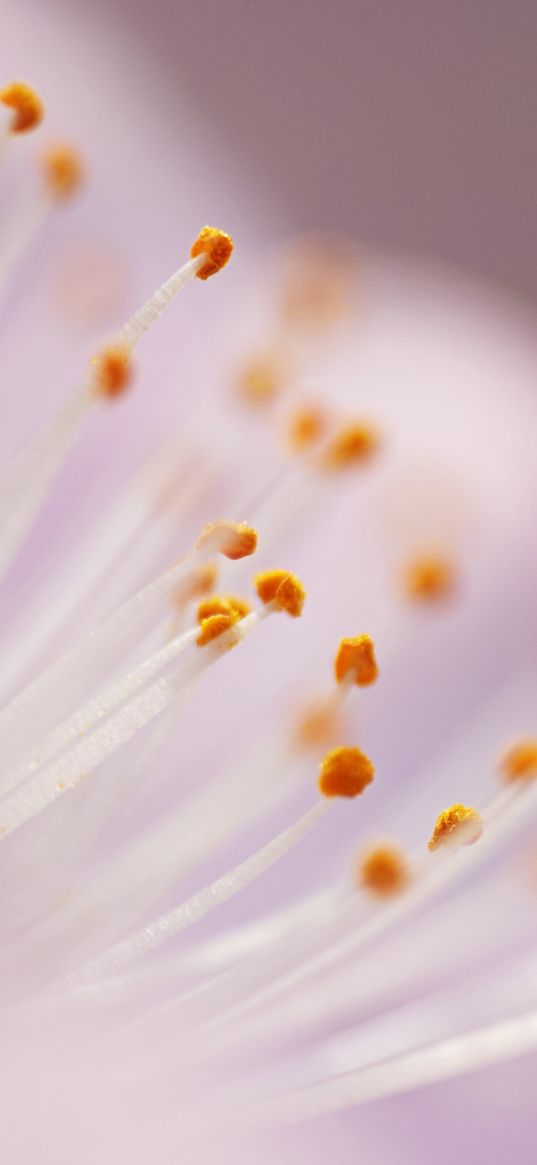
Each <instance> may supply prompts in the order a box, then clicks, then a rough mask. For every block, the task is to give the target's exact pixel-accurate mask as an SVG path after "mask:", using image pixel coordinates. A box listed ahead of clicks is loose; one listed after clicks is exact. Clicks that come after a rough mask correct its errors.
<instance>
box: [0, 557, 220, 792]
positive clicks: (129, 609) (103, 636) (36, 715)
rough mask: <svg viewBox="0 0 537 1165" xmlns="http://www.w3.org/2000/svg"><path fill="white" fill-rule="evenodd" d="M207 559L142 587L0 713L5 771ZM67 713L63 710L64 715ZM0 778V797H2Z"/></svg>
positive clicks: (187, 562)
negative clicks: (192, 570) (193, 568)
mask: <svg viewBox="0 0 537 1165" xmlns="http://www.w3.org/2000/svg"><path fill="white" fill-rule="evenodd" d="M206 557H207V554H206V552H205V551H200V550H197V549H196V548H195V547H193V548H192V549H191V550H190V551H189V552H188V553H187V554H186V555H185V556H184V557H183V558H181V559H180V560H179V561H178V562H176V563H175V564H174V565H173V566H171V567H169V568H168V570H165V571H164V572H163V573H162V574H160V575H158V576H157V578H156V579H153V580H152V581H151V582H150V583H148V584H147V586H145V587H142V589H141V590H140V591H138V592H137V593H136V594H135V595H133V596H132V597H131V598H130V599H127V601H126V602H125V603H123V605H122V606H121V607H118V609H117V610H115V611H113V612H112V613H111V614H110V615H108V616H107V618H105V619H103V621H102V622H101V623H99V624H98V626H97V627H94V628H93V630H92V631H90V632H89V634H87V635H85V636H84V637H83V639H81V640H80V641H79V642H78V643H76V644H75V645H74V647H72V648H71V649H70V650H69V651H67V652H66V653H65V655H63V656H60V658H59V659H58V660H56V661H55V662H54V663H53V664H52V665H51V666H50V667H48V668H47V669H46V670H45V671H44V672H42V673H41V675H40V676H37V678H36V679H35V680H33V681H32V683H31V684H29V685H28V686H27V687H26V688H24V689H23V691H22V692H20V693H19V694H18V695H17V696H16V697H15V699H13V700H12V701H11V702H10V703H9V704H7V705H6V707H5V708H4V709H3V710H2V711H1V712H0V751H1V753H2V757H3V760H4V765H5V766H7V765H9V764H10V763H11V762H12V759H13V753H15V756H16V755H17V753H18V754H19V755H20V753H21V751H22V749H23V748H24V747H27V745H28V741H29V740H31V739H34V740H35V739H39V738H40V736H41V735H42V734H43V732H45V731H46V729H47V727H48V726H49V725H50V724H51V723H54V722H55V721H57V720H58V719H59V718H60V717H61V716H62V713H63V715H65V710H66V703H67V704H68V705H69V704H70V706H71V707H77V706H78V704H79V703H80V700H81V693H82V692H84V691H86V690H87V688H88V686H89V687H90V688H91V687H92V686H93V688H95V687H96V686H97V684H98V683H99V681H100V679H102V678H104V677H105V676H106V675H107V674H108V673H109V671H110V669H111V668H112V667H113V666H114V665H115V664H116V662H117V660H118V658H121V657H122V656H124V655H125V654H126V653H127V652H128V650H129V648H130V647H131V646H132V645H133V643H136V642H138V641H139V640H140V639H141V638H142V636H143V635H144V634H145V633H146V632H147V630H148V629H149V628H150V627H152V626H154V625H155V624H156V623H157V622H158V620H159V619H160V618H162V616H163V615H164V616H165V615H166V614H167V613H168V610H167V608H168V605H169V602H170V599H171V596H172V594H173V590H174V588H175V587H176V586H177V584H178V583H179V582H180V581H181V579H183V578H185V577H186V576H187V575H188V573H189V571H190V570H191V569H192V567H193V566H194V565H195V564H196V563H198V562H200V561H203V560H204V559H205V558H206ZM67 710H68V709H67ZM2 787H3V786H2V779H1V777H0V794H1V791H2Z"/></svg>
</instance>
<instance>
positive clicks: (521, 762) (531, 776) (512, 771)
mask: <svg viewBox="0 0 537 1165" xmlns="http://www.w3.org/2000/svg"><path fill="white" fill-rule="evenodd" d="M500 770H501V773H502V776H503V777H505V780H507V781H520V780H523V781H533V780H535V778H536V777H537V740H535V739H531V738H530V739H528V740H519V741H518V742H517V743H516V744H514V745H513V746H512V747H511V748H510V749H509V751H508V752H506V753H505V755H504V756H503V757H502V759H501V762H500Z"/></svg>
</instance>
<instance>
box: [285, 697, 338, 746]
mask: <svg viewBox="0 0 537 1165" xmlns="http://www.w3.org/2000/svg"><path fill="white" fill-rule="evenodd" d="M341 732H342V728H341V715H340V709H339V708H337V707H335V706H334V702H333V701H332V700H330V699H328V700H319V701H317V703H315V704H310V706H309V707H308V708H306V709H305V710H303V711H302V713H301V715H300V716H299V718H298V721H297V723H296V725H295V726H294V732H293V743H294V744H295V745H297V746H298V747H300V748H314V747H315V746H316V745H325V746H327V745H329V744H331V743H332V742H333V741H334V740H335V739H337V737H338V736H339V738H340V739H341Z"/></svg>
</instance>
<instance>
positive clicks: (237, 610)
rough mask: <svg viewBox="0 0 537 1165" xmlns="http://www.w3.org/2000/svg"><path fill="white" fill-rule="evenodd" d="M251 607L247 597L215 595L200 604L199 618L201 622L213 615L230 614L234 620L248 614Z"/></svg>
mask: <svg viewBox="0 0 537 1165" xmlns="http://www.w3.org/2000/svg"><path fill="white" fill-rule="evenodd" d="M250 610H251V607H250V604H249V603H248V602H247V601H246V599H241V598H239V597H238V596H237V595H213V597H212V598H210V599H203V600H202V602H201V603H200V604H199V606H198V610H197V618H198V622H199V623H203V621H204V619H209V618H210V617H211V615H230V616H231V618H232V619H233V621H234V622H236V621H237V620H238V619H243V618H244V616H245V615H248V613H249V612H250Z"/></svg>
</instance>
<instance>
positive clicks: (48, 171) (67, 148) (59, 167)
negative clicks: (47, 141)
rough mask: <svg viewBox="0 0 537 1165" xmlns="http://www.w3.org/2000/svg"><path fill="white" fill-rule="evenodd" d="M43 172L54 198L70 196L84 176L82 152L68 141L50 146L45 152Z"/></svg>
mask: <svg viewBox="0 0 537 1165" xmlns="http://www.w3.org/2000/svg"><path fill="white" fill-rule="evenodd" d="M43 174H44V178H45V183H46V186H47V189H48V190H49V192H50V194H52V196H53V197H54V198H57V199H61V200H63V199H66V198H70V197H71V195H72V194H74V193H75V191H76V190H78V188H79V186H80V185H81V183H82V180H83V177H84V167H83V164H82V160H81V158H80V154H79V153H78V152H77V150H76V149H75V148H74V146H72V145H70V144H69V143H68V142H58V143H57V144H54V145H50V146H48V147H47V149H46V150H45V151H44V153H43Z"/></svg>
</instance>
